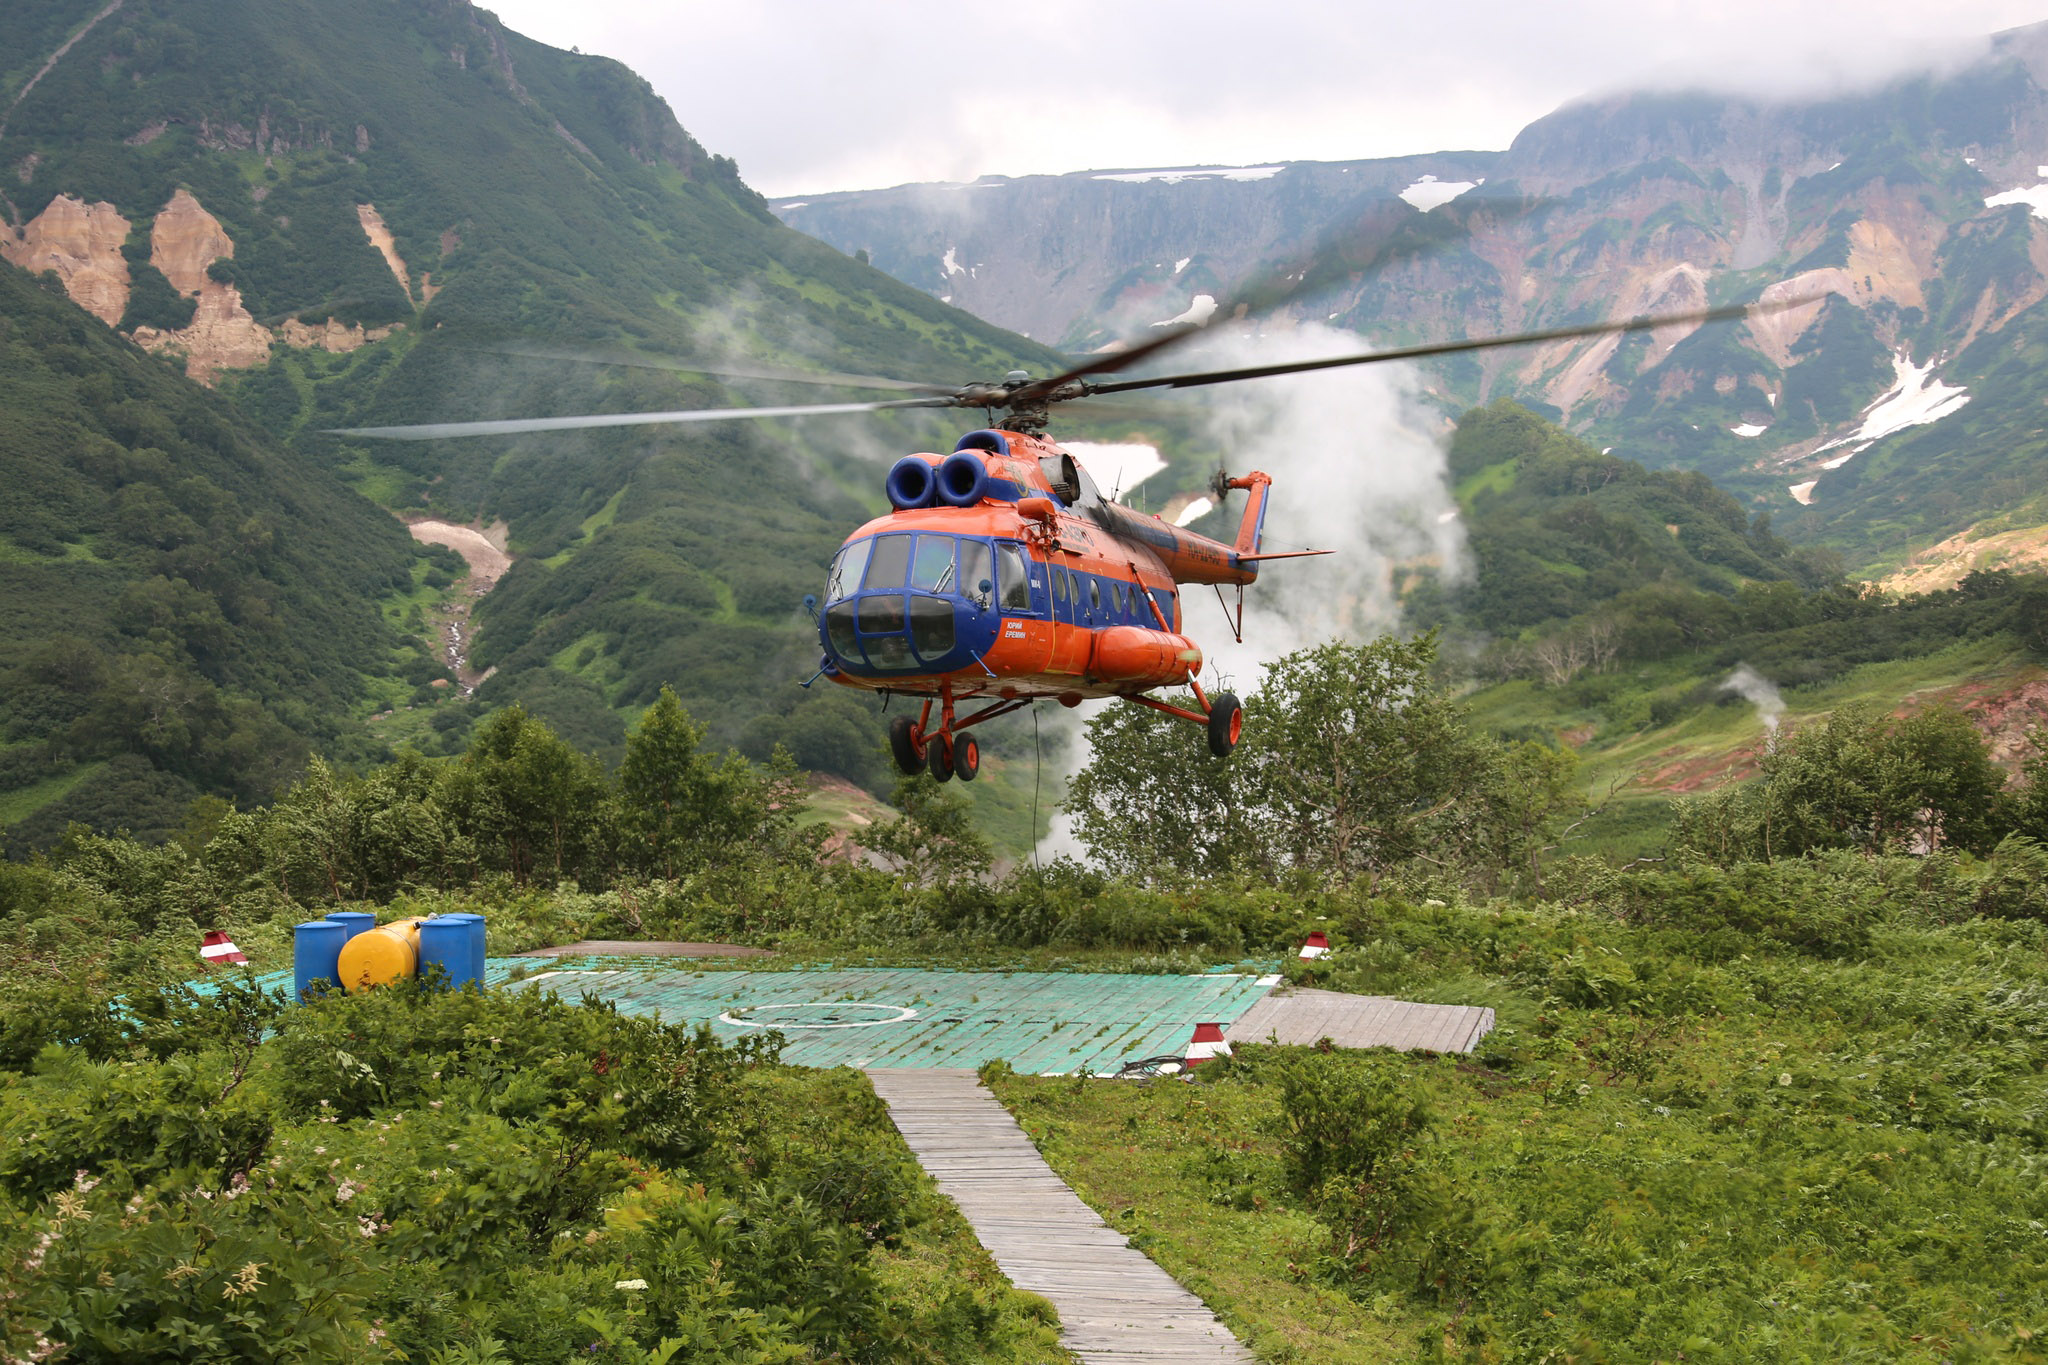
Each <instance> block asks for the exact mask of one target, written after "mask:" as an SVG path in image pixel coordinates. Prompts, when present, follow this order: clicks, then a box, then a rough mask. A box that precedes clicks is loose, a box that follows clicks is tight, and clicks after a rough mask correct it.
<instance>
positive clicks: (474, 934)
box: [441, 913, 484, 990]
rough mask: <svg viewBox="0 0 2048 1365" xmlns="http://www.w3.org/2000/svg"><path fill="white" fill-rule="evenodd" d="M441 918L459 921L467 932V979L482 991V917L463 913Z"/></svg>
mask: <svg viewBox="0 0 2048 1365" xmlns="http://www.w3.org/2000/svg"><path fill="white" fill-rule="evenodd" d="M441 918H442V919H449V920H457V921H460V922H461V924H462V925H463V927H464V928H466V929H468V930H469V958H468V963H469V976H468V977H467V979H468V980H470V981H474V982H476V985H477V989H478V990H482V989H483V985H484V917H483V916H482V915H471V914H467V913H464V914H456V915H443V916H441ZM457 984H460V983H457Z"/></svg>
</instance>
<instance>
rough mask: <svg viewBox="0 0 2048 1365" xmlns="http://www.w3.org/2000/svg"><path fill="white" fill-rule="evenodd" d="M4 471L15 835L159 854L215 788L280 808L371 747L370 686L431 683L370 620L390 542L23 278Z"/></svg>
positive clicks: (395, 570)
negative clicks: (118, 843) (105, 841)
mask: <svg viewBox="0 0 2048 1365" xmlns="http://www.w3.org/2000/svg"><path fill="white" fill-rule="evenodd" d="M0 459H4V461H5V464H6V468H7V471H8V477H7V480H6V486H5V488H4V489H0V536H4V538H5V542H6V544H7V545H8V546H9V547H10V550H11V551H12V552H11V553H8V554H6V555H4V556H0V601H4V602H5V604H6V606H5V609H4V611H0V645H4V655H5V657H4V660H0V738H4V740H5V747H4V748H0V801H4V802H5V805H4V809H5V810H6V811H7V816H8V828H9V832H10V833H11V834H12V835H13V836H14V837H15V838H16V839H17V840H21V841H26V842H32V843H48V842H50V841H52V840H54V839H55V838H56V837H57V836H58V835H60V834H62V832H63V830H64V826H65V823H66V822H67V821H69V820H80V821H84V822H86V823H89V824H94V825H100V826H102V827H105V828H116V827H123V828H127V829H130V830H134V831H136V832H138V833H143V834H147V835H150V836H152V837H157V838H161V837H163V836H164V835H166V834H167V833H169V832H170V831H171V830H173V829H175V828H176V827H177V824H178V822H179V821H180V820H181V819H182V817H183V813H184V810H185V808H186V807H187V806H188V805H189V804H190V803H191V801H192V800H193V798H194V797H196V796H198V795H200V794H202V793H206V794H212V795H218V796H230V797H234V798H236V799H239V800H242V801H259V800H263V799H267V798H268V797H269V796H271V795H272V794H273V793H274V792H276V791H277V790H278V788H279V786H280V785H281V784H282V783H283V782H284V781H286V780H288V779H289V778H290V776H291V775H292V774H293V772H294V771H295V770H296V769H297V767H298V765H299V764H300V763H302V762H303V761H304V757H305V755H306V754H307V753H308V752H309V751H312V750H316V749H317V750H321V751H325V752H327V753H329V754H332V755H335V756H336V757H338V758H341V759H343V760H354V759H358V758H360V757H361V756H363V755H365V754H366V753H367V752H369V747H368V740H367V737H366V736H365V735H364V733H363V732H362V730H361V729H360V727H359V726H358V725H357V723H356V722H355V721H354V719H353V712H354V710H355V707H356V704H357V701H358V699H359V698H361V697H362V696H363V694H364V692H365V689H366V688H367V687H368V686H370V685H371V684H372V681H373V680H375V679H379V678H383V677H387V676H395V675H404V676H406V677H408V678H410V679H412V680H413V681H416V682H424V681H425V680H426V679H427V678H428V677H430V676H432V675H433V674H434V673H436V672H437V671H438V670H437V669H435V667H434V665H433V663H432V661H431V660H430V659H429V658H428V657H427V655H426V653H425V652H424V650H421V649H407V648H404V647H403V642H402V640H401V637H399V636H398V635H396V634H395V633H393V632H391V631H389V630H387V629H386V627H385V626H384V624H383V623H382V621H381V620H380V619H379V617H378V613H377V610H376V603H377V600H378V599H379V598H380V597H382V596H383V595H385V594H387V593H390V592H393V591H395V590H398V589H400V588H402V587H404V586H406V585H407V584H408V583H409V582H410V569H411V565H412V562H413V560H412V550H411V547H410V543H409V542H408V541H407V539H406V537H405V534H404V531H403V529H402V528H401V527H399V526H398V525H397V523H395V522H393V521H392V520H391V519H390V518H389V517H387V516H385V515H384V514H383V513H382V512H380V511H378V510H377V509H376V508H375V507H373V506H372V505H370V504H369V503H367V502H365V501H363V500H362V499H361V498H359V497H357V496H356V495H355V494H353V493H351V492H349V491H348V490H347V489H346V488H344V487H342V486H341V485H340V484H339V483H337V482H336V481H335V480H334V479H333V478H331V477H330V476H328V475H326V474H324V473H322V472H320V471H318V470H315V469H308V468H306V467H305V466H304V465H303V464H302V463H300V462H298V461H296V460H293V459H291V458H290V457H288V456H286V455H285V454H283V453H282V452H281V451H279V450H278V449H277V447H276V446H275V445H273V444H272V443H271V442H270V441H268V440H267V439H266V438H265V437H264V436H263V435H262V434H261V433H260V432H258V431H257V430H256V429H255V428H253V427H252V426H251V425H249V424H248V423H246V422H244V421H243V420H241V419H240V418H239V417H237V415H236V414H235V412H234V410H233V409H232V408H231V407H230V406H229V405H228V404H227V403H226V402H224V401H222V400H221V399H220V398H218V397H217V396H215V395H211V394H208V393H206V392H205V391H204V390H201V389H199V388H197V387H195V386H194V385H192V384H190V383H189V382H187V381H186V380H184V379H183V378H181V377H179V376H177V375H174V374H172V373H170V372H169V371H168V370H167V369H166V368H165V367H164V366H163V365H161V364H160V363H158V362H156V361H154V360H151V359H149V358H148V357H146V356H143V355H141V354H140V353H138V352H137V351H136V350H135V349H134V348H133V347H131V346H129V345H127V344H126V343H125V342H123V341H121V340H120V339H119V338H118V337H115V336H113V335H112V334H110V333H109V332H108V331H107V329H106V328H105V327H104V326H103V325H102V324H101V323H100V322H99V321H98V320H97V319H95V318H92V317H90V316H89V315H87V314H85V313H83V312H81V311H80V310H79V309H77V308H76V307H74V306H73V305H72V304H70V303H69V302H68V301H66V300H65V299H64V298H63V297H62V295H61V292H58V293H55V294H53V293H52V292H51V290H50V289H49V288H46V287H44V285H43V284H42V283H39V282H38V281H36V280H33V279H31V278H29V277H28V276H26V275H24V274H22V273H21V272H19V271H15V270H4V271H0ZM88 772H90V773H92V774H94V776H93V778H92V780H91V781H89V782H85V781H81V780H80V778H81V777H82V776H83V775H84V774H86V773H88Z"/></svg>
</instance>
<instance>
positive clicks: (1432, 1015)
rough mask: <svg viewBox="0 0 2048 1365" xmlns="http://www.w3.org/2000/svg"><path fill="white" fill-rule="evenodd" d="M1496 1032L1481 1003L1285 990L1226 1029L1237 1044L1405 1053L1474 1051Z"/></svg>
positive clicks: (1276, 992) (1226, 1032) (1260, 1002)
mask: <svg viewBox="0 0 2048 1365" xmlns="http://www.w3.org/2000/svg"><path fill="white" fill-rule="evenodd" d="M1492 1031H1493V1011H1492V1010H1490V1009H1485V1008H1483V1007H1480V1006H1477V1005H1418V1004H1415V1003H1414V1002H1412V1001H1408V1000H1393V999H1390V998H1388V997H1387V996H1383V995H1346V994H1344V993H1342V992H1341V991H1316V990H1305V989H1292V990H1288V989H1283V990H1277V991H1274V992H1272V993H1271V994H1270V995H1267V996H1266V997H1265V998H1264V999H1262V1000H1260V1001H1258V1002H1257V1003H1256V1004H1254V1005H1253V1006H1252V1007H1251V1008H1250V1009H1248V1010H1246V1011H1245V1012H1244V1013H1243V1014H1242V1015H1240V1016H1238V1019H1237V1021H1236V1022H1235V1023H1233V1024H1232V1025H1231V1026H1230V1027H1229V1029H1227V1030H1226V1031H1225V1032H1224V1035H1223V1036H1224V1037H1226V1038H1228V1039H1229V1040H1230V1041H1231V1042H1233V1043H1270V1042H1281V1043H1301V1044H1304V1045H1309V1046H1313V1045H1314V1044H1315V1043H1317V1042H1319V1041H1321V1040H1322V1039H1324V1038H1328V1039H1329V1040H1330V1041H1331V1042H1333V1043H1335V1044H1336V1045H1337V1046H1339V1047H1390V1048H1395V1049H1398V1050H1401V1051H1404V1052H1470V1051H1471V1050H1472V1049H1473V1048H1474V1047H1475V1046H1477V1045H1478V1043H1479V1040H1480V1039H1481V1038H1484V1037H1485V1036H1486V1035H1487V1034H1489V1033H1491V1032H1492Z"/></svg>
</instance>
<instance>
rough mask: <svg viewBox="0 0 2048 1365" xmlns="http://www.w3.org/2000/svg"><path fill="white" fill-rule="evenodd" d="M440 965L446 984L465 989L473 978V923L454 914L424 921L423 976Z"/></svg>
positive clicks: (422, 945)
mask: <svg viewBox="0 0 2048 1365" xmlns="http://www.w3.org/2000/svg"><path fill="white" fill-rule="evenodd" d="M435 967H439V968H440V969H441V970H442V972H443V973H444V974H445V976H444V980H443V983H442V984H444V985H446V986H448V987H450V988H452V989H454V990H460V989H462V985H463V983H464V982H466V981H468V980H469V926H468V925H467V924H463V923H461V922H460V921H458V920H457V919H455V918H454V917H453V916H451V915H437V916H435V917H434V918H433V919H430V920H422V921H420V975H421V976H425V975H426V974H427V973H428V972H429V971H430V970H432V969H433V968H435Z"/></svg>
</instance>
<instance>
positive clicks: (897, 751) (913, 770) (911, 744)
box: [889, 716, 925, 777]
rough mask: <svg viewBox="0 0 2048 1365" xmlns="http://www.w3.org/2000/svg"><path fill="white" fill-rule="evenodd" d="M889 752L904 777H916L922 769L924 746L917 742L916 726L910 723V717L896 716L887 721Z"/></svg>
mask: <svg viewBox="0 0 2048 1365" xmlns="http://www.w3.org/2000/svg"><path fill="white" fill-rule="evenodd" d="M889 752H890V754H891V755H893V756H894V757H895V759H896V766H897V767H898V768H899V769H901V770H902V772H903V775H904V776H905V777H916V776H917V775H918V774H919V773H921V772H923V771H924V762H925V746H924V745H923V744H922V743H920V742H919V740H918V737H917V727H916V726H915V725H913V724H911V723H910V717H908V716H898V717H896V719H894V720H892V721H890V722H889Z"/></svg>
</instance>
